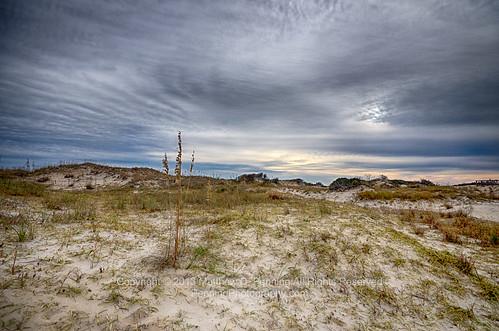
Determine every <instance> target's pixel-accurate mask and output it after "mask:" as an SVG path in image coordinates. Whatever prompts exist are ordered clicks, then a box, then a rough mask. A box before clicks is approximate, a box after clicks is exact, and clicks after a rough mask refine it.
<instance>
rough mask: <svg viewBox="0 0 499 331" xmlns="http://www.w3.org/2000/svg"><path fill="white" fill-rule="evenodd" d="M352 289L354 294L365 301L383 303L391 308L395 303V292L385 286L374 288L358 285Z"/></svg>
mask: <svg viewBox="0 0 499 331" xmlns="http://www.w3.org/2000/svg"><path fill="white" fill-rule="evenodd" d="M354 289H355V292H356V293H357V294H358V295H359V296H360V297H361V298H363V299H365V300H370V301H375V302H377V303H385V304H389V305H393V306H394V305H396V303H397V296H396V295H395V292H394V291H393V289H391V288H389V287H388V286H386V285H385V286H381V287H374V288H373V287H369V286H367V285H358V286H355V287H354Z"/></svg>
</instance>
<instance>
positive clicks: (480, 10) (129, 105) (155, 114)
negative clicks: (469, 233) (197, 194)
mask: <svg viewBox="0 0 499 331" xmlns="http://www.w3.org/2000/svg"><path fill="white" fill-rule="evenodd" d="M0 13H1V14H0V38H1V40H0V45H1V46H0V47H1V48H0V139H1V140H0V165H1V166H13V165H21V164H23V163H25V161H26V158H30V159H33V160H35V163H37V164H38V165H44V164H47V163H54V162H58V161H60V160H64V161H79V160H93V161H97V162H105V163H110V164H124V165H146V166H151V167H155V168H159V167H160V159H161V155H162V153H163V152H165V151H166V152H168V153H169V154H170V158H171V159H172V160H173V159H174V153H175V148H176V143H175V138H176V131H177V130H181V131H182V132H183V136H184V142H185V149H186V151H187V152H186V154H189V153H190V150H191V149H193V148H194V149H195V150H196V154H197V160H198V162H199V164H198V166H197V169H198V171H200V172H201V173H205V174H216V175H225V176H233V175H235V174H238V173H241V172H247V171H255V170H260V169H261V170H263V171H266V172H267V173H269V174H271V175H272V176H279V177H287V178H289V177H303V178H305V179H308V180H321V181H323V182H325V183H329V182H330V181H331V180H332V179H334V178H335V177H337V176H363V175H366V174H372V175H378V174H381V173H384V174H386V175H388V176H389V177H403V178H415V179H418V178H422V177H426V178H430V179H433V180H436V181H439V182H456V181H462V180H468V179H472V178H489V177H499V1H494V0H490V1H486V0H448V1H434V0H418V1H414V0H406V1H404V0H391V1H375V0H358V1H341V0H336V1H326V0H322V1H319V0H316V1H313V0H302V1H294V0H286V1H277V0H276V1H269V0H260V1H249V0H248V1H239V0H230V1H229V0H227V1H215V0H209V1H200V0H196V1H194V0H193V1H162V0H141V1H135V0H116V1H112V0H107V1H104V0H93V1H85V0H60V1H55V0H32V1H29V0H22V1H21V0H7V1H6V0H3V1H1V3H0ZM186 156H187V158H188V155H186Z"/></svg>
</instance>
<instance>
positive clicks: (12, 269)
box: [10, 248, 17, 274]
mask: <svg viewBox="0 0 499 331" xmlns="http://www.w3.org/2000/svg"><path fill="white" fill-rule="evenodd" d="M16 259H17V248H16V250H15V251H14V261H13V262H12V268H11V270H10V271H11V273H12V274H15V273H16Z"/></svg>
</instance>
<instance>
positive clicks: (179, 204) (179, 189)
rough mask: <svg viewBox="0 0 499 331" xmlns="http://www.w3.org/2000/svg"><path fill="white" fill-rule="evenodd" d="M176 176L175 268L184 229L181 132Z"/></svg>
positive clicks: (179, 134)
mask: <svg viewBox="0 0 499 331" xmlns="http://www.w3.org/2000/svg"><path fill="white" fill-rule="evenodd" d="M175 175H176V182H177V219H176V222H175V246H174V250H173V262H172V264H173V267H174V268H175V267H176V264H177V257H178V253H179V243H180V239H181V238H180V230H181V227H182V217H181V211H182V137H181V133H180V131H179V132H178V150H177V159H176V163H175Z"/></svg>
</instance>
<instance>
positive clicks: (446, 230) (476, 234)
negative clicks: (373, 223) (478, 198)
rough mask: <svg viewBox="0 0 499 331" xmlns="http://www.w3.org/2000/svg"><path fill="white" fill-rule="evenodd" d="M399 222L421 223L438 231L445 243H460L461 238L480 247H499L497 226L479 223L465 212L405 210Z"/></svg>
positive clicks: (484, 222)
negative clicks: (472, 241) (475, 242)
mask: <svg viewBox="0 0 499 331" xmlns="http://www.w3.org/2000/svg"><path fill="white" fill-rule="evenodd" d="M399 217H400V220H401V221H403V222H406V223H423V224H427V225H428V226H429V227H430V228H431V229H436V230H438V231H440V232H441V233H442V235H443V239H444V240H445V241H447V242H452V243H462V237H468V238H473V239H476V240H478V241H479V242H480V244H481V245H482V246H497V245H499V239H498V238H499V224H497V223H495V222H488V221H481V220H478V219H476V218H473V217H470V216H468V215H467V214H466V213H465V212H463V211H459V212H456V213H435V212H429V211H414V210H405V211H402V212H401V213H400V216H399Z"/></svg>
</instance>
